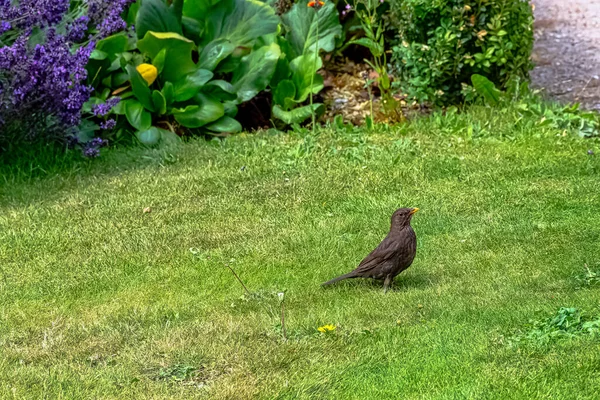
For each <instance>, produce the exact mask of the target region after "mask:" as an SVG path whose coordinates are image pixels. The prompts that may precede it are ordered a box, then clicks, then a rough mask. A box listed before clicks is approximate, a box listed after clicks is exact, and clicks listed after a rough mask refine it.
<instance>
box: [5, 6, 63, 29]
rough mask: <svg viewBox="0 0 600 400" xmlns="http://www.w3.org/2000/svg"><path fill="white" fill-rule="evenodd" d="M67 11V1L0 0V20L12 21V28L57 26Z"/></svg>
mask: <svg viewBox="0 0 600 400" xmlns="http://www.w3.org/2000/svg"><path fill="white" fill-rule="evenodd" d="M68 10H69V0H19V2H18V3H16V2H14V1H11V0H0V20H2V21H13V23H12V27H13V28H20V29H29V28H31V27H34V26H41V27H45V26H51V25H54V24H58V23H59V22H61V21H62V19H63V17H64V15H65V13H66V12H67V11H68Z"/></svg>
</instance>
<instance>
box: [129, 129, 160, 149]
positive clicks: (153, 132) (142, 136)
mask: <svg viewBox="0 0 600 400" xmlns="http://www.w3.org/2000/svg"><path fill="white" fill-rule="evenodd" d="M135 136H136V137H137V138H138V140H139V141H140V142H141V143H142V144H143V145H145V146H148V147H152V146H156V145H157V144H158V142H159V141H160V137H161V134H160V130H159V129H158V128H157V127H155V126H152V127H150V128H149V129H145V130H139V131H137V132H136V133H135Z"/></svg>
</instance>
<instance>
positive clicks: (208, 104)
mask: <svg viewBox="0 0 600 400" xmlns="http://www.w3.org/2000/svg"><path fill="white" fill-rule="evenodd" d="M194 100H195V101H196V103H197V104H198V105H191V106H187V107H185V108H184V109H173V111H172V113H173V115H174V116H175V120H176V121H177V122H179V123H180V124H181V125H183V126H185V127H187V128H199V127H201V126H203V125H206V124H208V123H210V122H213V121H216V120H218V119H219V118H221V117H222V116H223V115H224V114H225V108H224V107H223V104H221V102H219V101H217V100H215V99H212V98H210V97H207V96H204V95H202V94H198V95H196V97H195V98H194Z"/></svg>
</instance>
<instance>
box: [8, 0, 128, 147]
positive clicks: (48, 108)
mask: <svg viewBox="0 0 600 400" xmlns="http://www.w3.org/2000/svg"><path fill="white" fill-rule="evenodd" d="M133 2H134V0H82V1H81V2H79V1H78V2H71V1H70V0H18V1H14V0H0V35H1V34H3V37H2V40H3V43H2V44H1V45H0V131H2V128H3V126H5V125H8V124H10V126H13V127H18V129H19V131H18V132H19V133H18V135H22V137H23V138H25V137H26V138H28V139H31V138H34V137H36V136H37V135H40V134H43V133H45V131H44V130H48V133H50V130H52V132H54V133H58V134H57V135H54V133H53V135H54V136H52V138H53V139H57V138H58V139H59V140H61V141H65V142H66V141H67V138H68V137H69V135H71V134H72V132H73V128H74V127H76V126H77V125H78V124H79V122H80V120H81V109H82V106H83V104H84V103H85V102H86V101H88V99H89V97H90V94H91V92H92V87H90V86H89V85H88V84H87V79H88V76H87V70H86V65H87V63H88V61H89V57H90V54H91V52H92V51H93V49H94V47H95V42H94V41H92V40H91V41H90V43H88V44H87V45H84V46H77V45H76V44H75V43H78V42H81V41H82V40H84V39H86V36H88V35H89V31H88V27H92V28H96V29H97V30H98V31H99V32H98V34H97V35H95V36H94V39H98V38H100V39H101V38H103V37H105V36H107V35H109V34H112V33H114V32H115V31H117V30H121V29H124V28H126V24H125V22H124V21H123V20H122V18H121V15H122V13H123V12H124V11H125V10H126V9H127V8H128V7H129V6H130V5H131V3H133ZM71 3H73V4H74V5H75V8H74V9H72V10H69V7H70V4H71ZM70 12H72V14H74V15H77V16H78V17H77V18H75V19H74V20H71V19H70V18H71V17H70V15H71V14H69V13H70ZM65 28H66V29H65ZM36 31H39V32H42V33H45V35H37V34H36V40H35V43H36V44H35V45H30V44H29V39H30V36H31V35H32V33H33V32H36ZM7 32H8V34H6V33H7ZM58 32H61V33H60V34H59V33H58ZM62 32H64V34H63V33H62ZM119 100H120V99H119V98H113V99H110V100H108V101H107V102H106V103H105V104H103V105H100V106H99V107H98V109H96V110H94V114H95V115H96V116H103V115H106V114H107V113H108V112H110V109H111V108H112V107H114V106H115V105H116V104H117V103H118V102H119ZM114 124H115V122H114V121H112V120H107V121H105V122H103V123H102V125H103V126H104V127H105V129H112V128H111V127H114ZM34 128H35V129H34ZM5 139H6V138H5V137H4V136H3V135H0V140H5ZM0 144H1V143H0ZM96 145H98V143H97V144H96ZM96 150H97V149H96ZM90 153H94V151H91V152H90Z"/></svg>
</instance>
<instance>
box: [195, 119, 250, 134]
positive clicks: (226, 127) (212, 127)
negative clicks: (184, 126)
mask: <svg viewBox="0 0 600 400" xmlns="http://www.w3.org/2000/svg"><path fill="white" fill-rule="evenodd" d="M204 128H206V129H208V130H209V131H212V132H217V133H238V132H241V131H242V125H241V124H240V123H239V122H238V121H236V120H235V119H233V118H231V117H228V116H227V115H224V116H222V117H221V118H219V119H218V120H216V121H215V122H213V123H211V124H208V125H206V126H205V127H204Z"/></svg>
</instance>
